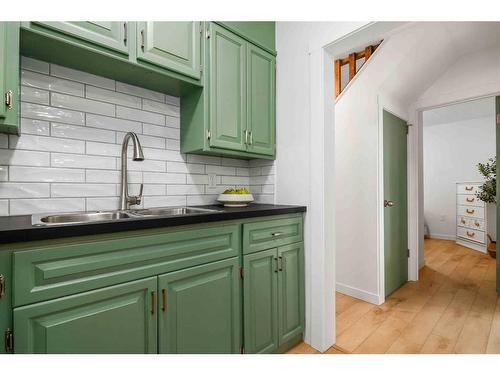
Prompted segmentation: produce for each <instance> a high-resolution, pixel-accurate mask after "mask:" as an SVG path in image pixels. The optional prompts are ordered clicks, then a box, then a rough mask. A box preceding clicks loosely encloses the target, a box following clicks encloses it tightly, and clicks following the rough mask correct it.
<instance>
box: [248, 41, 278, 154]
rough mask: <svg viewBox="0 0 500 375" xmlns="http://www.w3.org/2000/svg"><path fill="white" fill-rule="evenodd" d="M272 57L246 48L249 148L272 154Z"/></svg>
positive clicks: (274, 71)
mask: <svg viewBox="0 0 500 375" xmlns="http://www.w3.org/2000/svg"><path fill="white" fill-rule="evenodd" d="M275 69H276V64H275V57H274V56H273V55H271V54H270V53H267V52H265V51H264V50H262V49H261V48H258V47H255V46H253V45H251V44H249V45H248V49H247V87H248V90H247V92H248V95H247V113H248V117H247V118H248V120H247V129H248V132H249V140H248V151H250V152H252V153H256V154H264V155H274V147H275V146H274V145H275V141H274V139H275V129H276V126H275V113H274V112H275V107H276V104H275V97H276V89H275V73H276V70H275Z"/></svg>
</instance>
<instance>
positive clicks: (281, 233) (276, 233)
mask: <svg viewBox="0 0 500 375" xmlns="http://www.w3.org/2000/svg"><path fill="white" fill-rule="evenodd" d="M283 234H284V233H283V232H275V233H271V236H273V237H279V236H282V235H283Z"/></svg>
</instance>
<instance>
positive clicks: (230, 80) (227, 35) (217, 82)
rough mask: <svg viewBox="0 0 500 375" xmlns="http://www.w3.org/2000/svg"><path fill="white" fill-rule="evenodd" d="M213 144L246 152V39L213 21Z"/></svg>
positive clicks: (211, 92) (211, 55)
mask: <svg viewBox="0 0 500 375" xmlns="http://www.w3.org/2000/svg"><path fill="white" fill-rule="evenodd" d="M209 30H210V39H209V40H210V42H209V55H210V83H209V86H210V146H211V147H218V148H223V149H228V150H237V151H246V138H247V137H245V135H246V129H247V126H246V121H247V120H246V67H245V65H246V64H245V63H246V46H247V42H246V41H245V40H244V39H242V38H240V37H238V36H237V35H235V34H233V33H231V32H229V31H227V30H226V29H224V28H222V27H220V26H219V25H217V24H215V23H211V24H210V29H209Z"/></svg>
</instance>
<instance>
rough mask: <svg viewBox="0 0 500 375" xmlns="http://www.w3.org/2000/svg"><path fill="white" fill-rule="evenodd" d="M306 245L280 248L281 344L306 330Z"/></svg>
mask: <svg viewBox="0 0 500 375" xmlns="http://www.w3.org/2000/svg"><path fill="white" fill-rule="evenodd" d="M303 254H304V245H303V244H302V243H295V244H292V245H288V246H283V247H280V248H278V264H279V272H278V296H279V300H278V312H279V314H278V316H279V343H280V345H282V344H284V343H286V342H287V341H289V340H291V339H293V338H294V337H296V336H297V335H300V334H301V333H302V332H303V331H304V255H303Z"/></svg>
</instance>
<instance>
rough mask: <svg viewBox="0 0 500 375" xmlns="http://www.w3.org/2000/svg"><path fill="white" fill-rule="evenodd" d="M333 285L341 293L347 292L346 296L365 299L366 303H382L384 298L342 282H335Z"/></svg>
mask: <svg viewBox="0 0 500 375" xmlns="http://www.w3.org/2000/svg"><path fill="white" fill-rule="evenodd" d="M335 285H336V288H337V292H340V293H342V294H347V295H348V296H351V297H354V298H357V299H360V300H363V301H366V302H368V303H373V304H374V305H380V304H382V303H383V301H384V299H385V298H380V296H378V295H376V294H374V293H370V292H367V291H365V290H361V289H358V288H354V287H352V286H349V285H345V284H342V283H339V282H337V283H335Z"/></svg>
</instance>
